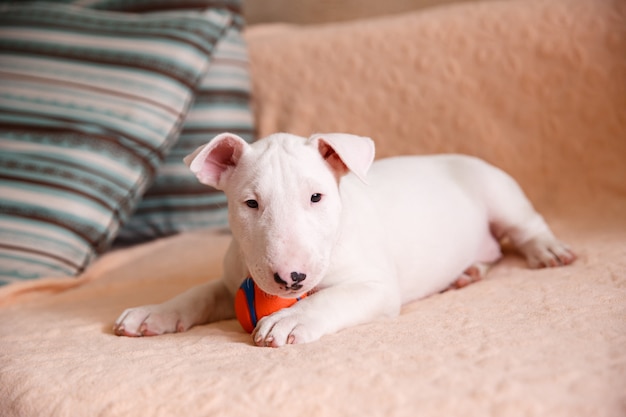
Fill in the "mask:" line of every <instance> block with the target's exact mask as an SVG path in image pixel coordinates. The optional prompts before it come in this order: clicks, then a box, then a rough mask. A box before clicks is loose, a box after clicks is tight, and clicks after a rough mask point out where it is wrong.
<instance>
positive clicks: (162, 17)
mask: <svg viewBox="0 0 626 417" xmlns="http://www.w3.org/2000/svg"><path fill="white" fill-rule="evenodd" d="M232 23H233V16H232V13H230V12H229V11H227V10H226V9H210V10H208V9H207V10H202V11H194V12H188V11H185V12H168V13H146V14H130V13H119V12H111V11H99V10H93V9H84V8H79V7H76V6H72V5H63V4H49V3H30V4H24V3H23V4H17V3H15V4H12V5H3V6H1V9H0V54H1V55H0V84H1V85H2V88H1V89H0V147H1V148H2V153H1V154H0V280H1V281H2V282H4V283H6V282H10V281H14V280H18V279H29V278H36V277H40V276H58V275H73V274H76V273H79V272H81V271H82V270H83V269H84V268H85V267H86V266H87V265H88V264H89V263H90V261H91V260H92V259H93V258H94V257H95V256H96V255H97V254H98V253H101V252H102V251H104V250H105V249H106V248H108V247H109V244H110V243H111V241H112V239H113V238H114V237H115V236H116V234H117V232H118V229H119V226H120V224H121V223H123V222H124V221H125V220H127V218H128V217H129V215H130V213H131V212H132V210H133V209H134V208H135V206H136V203H137V201H138V199H139V198H140V197H141V195H142V194H143V192H144V191H145V189H146V188H147V187H148V185H149V184H150V183H151V181H152V179H153V178H154V176H155V173H156V170H157V169H158V167H159V165H160V163H161V161H162V160H163V159H164V157H165V155H166V154H167V153H168V150H169V149H170V147H171V146H172V145H173V144H174V142H175V141H176V140H177V138H178V136H179V133H180V130H181V126H182V122H183V120H184V117H185V115H186V112H187V110H188V108H189V106H190V104H191V102H192V100H193V96H194V92H195V90H196V89H197V88H198V85H199V83H200V82H201V80H202V79H203V77H204V75H205V73H206V71H207V70H208V67H209V63H210V61H211V58H212V54H213V51H214V47H215V44H216V43H217V42H218V41H219V40H220V39H221V38H222V37H223V36H224V34H225V33H226V32H227V29H228V28H229V27H230V26H231V25H232Z"/></svg>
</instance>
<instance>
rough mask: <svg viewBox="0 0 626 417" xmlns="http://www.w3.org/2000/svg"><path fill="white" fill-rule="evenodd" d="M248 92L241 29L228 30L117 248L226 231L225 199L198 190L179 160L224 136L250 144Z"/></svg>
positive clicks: (251, 122) (203, 188)
mask: <svg viewBox="0 0 626 417" xmlns="http://www.w3.org/2000/svg"><path fill="white" fill-rule="evenodd" d="M250 90H251V86H250V78H249V73H248V57H247V51H246V48H245V44H244V41H243V38H242V36H241V33H240V30H239V28H238V27H231V28H230V29H229V31H228V32H227V33H226V35H225V36H224V37H223V38H222V39H221V40H220V41H219V42H218V44H217V45H216V48H215V52H214V55H213V61H212V63H211V67H210V68H209V71H208V72H207V74H206V75H205V77H204V78H203V80H202V82H201V83H200V87H199V89H198V91H197V93H196V99H195V102H194V104H193V106H192V107H191V108H190V110H189V113H188V116H187V119H186V120H185V123H184V125H183V130H182V133H181V135H180V138H179V140H178V142H177V144H176V145H175V146H174V148H173V149H172V150H171V151H170V153H169V154H168V155H167V157H166V158H165V164H164V165H163V166H162V167H161V168H159V171H158V173H157V177H156V180H155V182H154V184H153V185H152V186H151V187H150V188H149V189H148V191H147V192H146V194H144V197H143V199H142V200H141V202H140V203H139V205H138V207H137V210H136V211H135V214H134V215H133V216H132V217H131V218H130V220H129V222H128V223H126V224H125V225H124V226H123V227H122V229H121V230H120V233H119V236H118V239H117V241H116V244H122V245H124V244H132V243H137V242H141V241H145V240H150V239H154V238H157V237H162V236H167V235H171V234H174V233H178V232H181V231H185V230H193V229H198V228H223V227H226V226H227V225H228V215H227V205H226V197H225V196H224V194H223V193H222V192H221V191H217V190H214V189H212V188H209V187H207V186H206V185H204V184H200V183H199V182H198V180H197V179H196V177H195V176H194V175H193V174H192V173H191V171H189V169H188V168H187V167H186V166H185V165H184V164H183V157H185V156H186V155H188V154H189V153H191V152H193V151H194V150H196V148H198V147H199V146H201V145H203V144H205V143H206V142H207V141H209V139H211V138H212V137H214V136H216V135H218V134H220V133H223V132H225V131H228V132H233V133H237V134H238V135H240V136H241V137H243V138H244V139H246V140H249V141H252V140H253V136H254V118H253V115H252V110H251V108H250Z"/></svg>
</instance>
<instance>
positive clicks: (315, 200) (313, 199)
mask: <svg viewBox="0 0 626 417" xmlns="http://www.w3.org/2000/svg"><path fill="white" fill-rule="evenodd" d="M321 199H322V195H321V194H320V193H315V194H313V195H311V203H319V202H320V200H321Z"/></svg>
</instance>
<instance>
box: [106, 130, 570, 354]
mask: <svg viewBox="0 0 626 417" xmlns="http://www.w3.org/2000/svg"><path fill="white" fill-rule="evenodd" d="M373 159H374V144H373V142H372V140H371V139H369V138H364V137H358V136H354V135H347V134H318V135H314V136H311V137H310V138H308V139H306V138H303V137H298V136H294V135H289V134H283V133H280V134H275V135H271V136H269V137H267V138H265V139H262V140H259V141H258V142H256V143H254V144H252V145H249V144H247V143H246V142H245V141H244V140H242V139H241V138H240V137H238V136H236V135H233V134H229V133H225V134H221V135H219V136H217V137H216V138H215V139H213V140H212V141H211V142H210V143H209V144H207V145H206V146H204V147H201V148H200V149H198V150H197V151H195V152H194V153H193V154H191V155H189V156H188V157H187V158H185V161H186V163H187V164H188V165H189V167H190V169H191V171H192V172H194V173H195V175H196V176H197V178H198V180H199V181H200V182H202V183H204V184H207V185H210V186H212V187H215V188H218V189H221V190H224V192H225V193H226V196H227V198H228V209H229V219H230V226H231V229H232V235H233V239H232V243H231V244H230V247H229V249H228V251H227V254H226V257H225V260H224V275H223V277H222V279H220V280H214V281H210V282H208V283H206V284H204V285H200V286H197V287H194V288H192V289H190V290H188V291H187V292H184V293H182V294H180V295H178V296H177V297H175V298H173V299H171V300H169V301H166V302H164V303H162V304H158V305H149V306H144V307H138V308H132V309H128V310H126V311H125V312H124V313H123V314H122V315H121V316H120V317H119V318H118V320H117V322H116V323H115V325H114V331H115V333H116V334H118V335H126V336H149V335H158V334H162V333H169V332H181V331H185V330H187V329H189V328H190V327H192V326H194V325H197V324H203V323H209V322H214V321H218V320H223V319H230V318H233V317H234V316H235V314H234V307H233V297H234V294H235V293H236V291H237V290H238V288H239V286H240V284H241V282H242V281H243V280H244V279H245V278H246V277H248V276H252V277H253V278H254V281H255V282H256V284H257V285H258V286H259V287H260V288H261V289H262V290H264V291H265V292H267V293H269V294H273V295H277V296H280V297H283V298H289V297H293V298H295V297H298V296H300V295H302V294H304V293H307V292H311V295H309V296H308V297H307V298H304V299H302V300H301V301H299V302H298V303H296V304H295V305H293V306H292V307H290V308H287V309H283V310H280V311H278V312H276V313H274V314H271V315H269V316H267V317H264V318H262V319H261V320H260V321H259V323H258V325H257V326H256V329H255V330H254V332H253V340H254V342H255V343H256V344H257V345H260V346H274V347H276V346H282V345H284V344H291V343H306V342H311V341H314V340H317V339H319V338H320V337H321V336H323V335H325V334H328V333H332V332H336V331H338V330H340V329H343V328H346V327H349V326H354V325H357V324H360V323H365V322H368V321H371V320H374V319H376V318H378V317H382V316H394V315H397V314H398V313H399V311H400V307H401V305H402V304H403V303H406V302H409V301H412V300H416V299H419V298H422V297H426V296H428V295H430V294H434V293H437V292H440V291H442V290H444V289H446V288H448V287H449V286H450V285H451V284H453V283H454V282H455V281H457V280H459V279H460V281H459V282H461V283H467V281H468V280H472V278H470V277H469V275H475V274H476V272H477V271H480V270H481V268H477V267H478V266H480V265H485V264H489V263H492V262H495V261H496V260H498V259H499V258H500V256H501V252H500V245H499V241H500V240H501V239H502V238H504V237H507V238H509V239H510V241H511V242H512V243H513V244H514V245H515V246H516V247H517V248H518V249H519V250H520V252H521V253H522V254H523V255H524V256H525V257H526V259H527V261H528V264H529V265H530V266H531V267H550V266H558V265H567V264H570V263H571V262H573V261H574V259H575V255H574V254H573V253H572V252H571V251H570V250H569V249H568V248H567V247H566V246H565V245H564V244H563V243H561V242H559V241H558V240H557V239H556V238H555V236H554V235H553V234H552V232H551V231H550V228H549V227H548V225H547V224H546V223H545V221H544V220H543V218H542V217H541V216H540V215H539V214H538V213H537V212H536V211H535V210H534V209H533V207H532V205H531V203H530V202H529V201H528V199H527V198H526V196H525V195H524V193H523V192H522V190H521V189H520V187H519V186H518V185H517V183H516V182H515V181H514V180H513V179H512V178H511V177H510V176H509V175H507V174H506V173H504V172H503V171H501V170H499V169H497V168H495V167H493V166H491V165H489V164H487V163H486V162H484V161H481V160H479V159H477V158H473V157H468V156H461V155H435V156H405V157H395V158H389V159H383V160H380V161H378V162H375V163H372V162H373ZM366 174H367V179H366ZM474 278H475V277H474Z"/></svg>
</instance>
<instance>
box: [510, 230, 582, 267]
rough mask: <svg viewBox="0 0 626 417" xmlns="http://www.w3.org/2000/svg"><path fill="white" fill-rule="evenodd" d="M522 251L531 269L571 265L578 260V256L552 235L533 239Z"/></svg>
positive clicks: (521, 248) (524, 245) (521, 247)
mask: <svg viewBox="0 0 626 417" xmlns="http://www.w3.org/2000/svg"><path fill="white" fill-rule="evenodd" d="M520 250H521V251H522V253H523V254H524V255H525V256H526V260H527V262H528V265H529V266H530V267H531V268H547V267H555V266H562V265H569V264H571V263H572V262H574V261H575V260H576V254H575V253H574V252H572V250H571V249H570V248H568V247H567V245H565V244H564V243H562V242H560V241H558V240H557V239H556V238H555V237H554V236H552V235H551V234H550V235H541V236H538V237H536V238H534V239H531V240H530V241H528V242H526V243H525V244H523V245H521V246H520Z"/></svg>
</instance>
